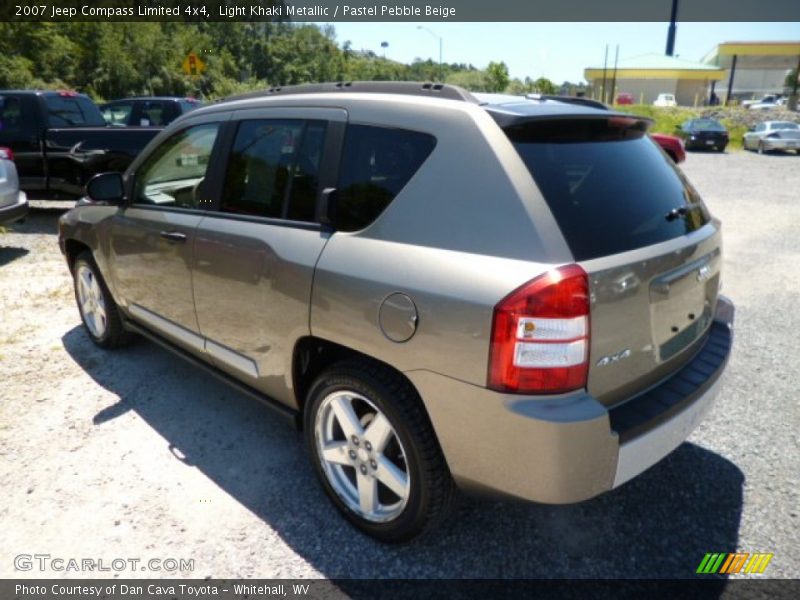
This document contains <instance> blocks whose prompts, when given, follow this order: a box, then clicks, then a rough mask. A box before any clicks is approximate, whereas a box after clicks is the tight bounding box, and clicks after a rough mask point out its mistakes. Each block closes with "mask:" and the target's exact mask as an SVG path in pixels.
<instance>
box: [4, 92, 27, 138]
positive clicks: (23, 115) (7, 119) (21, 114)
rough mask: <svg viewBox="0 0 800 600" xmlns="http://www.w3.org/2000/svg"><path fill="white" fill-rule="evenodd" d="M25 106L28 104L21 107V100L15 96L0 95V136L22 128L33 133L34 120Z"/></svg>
mask: <svg viewBox="0 0 800 600" xmlns="http://www.w3.org/2000/svg"><path fill="white" fill-rule="evenodd" d="M26 105H27V103H26ZM26 108H28V106H25V107H24V108H23V103H22V100H21V99H20V98H18V97H16V96H0V136H1V135H2V134H4V133H8V134H11V133H19V132H21V131H22V130H30V131H31V133H33V129H34V128H35V121H34V119H33V118H32V115H31V114H30V111H29V110H26Z"/></svg>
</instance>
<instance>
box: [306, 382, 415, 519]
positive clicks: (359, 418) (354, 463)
mask: <svg viewBox="0 0 800 600" xmlns="http://www.w3.org/2000/svg"><path fill="white" fill-rule="evenodd" d="M314 438H315V441H316V452H317V459H318V460H319V462H320V465H321V466H322V470H323V472H324V473H325V477H326V479H327V481H328V483H329V484H330V485H331V487H332V488H333V490H334V492H335V493H336V494H337V496H339V498H340V499H341V500H342V501H343V502H344V503H345V505H346V506H347V507H348V508H349V509H350V510H351V511H353V512H354V513H356V514H357V515H359V516H360V517H362V518H364V519H366V520H368V521H372V522H375V523H384V522H387V521H391V520H393V519H395V518H397V517H398V516H399V515H400V514H401V513H402V512H403V510H404V509H405V507H406V505H407V503H408V499H409V496H410V493H411V478H410V472H409V468H408V465H407V460H406V451H405V449H404V448H403V444H402V442H401V441H400V438H399V437H398V435H397V432H396V431H395V429H394V427H393V426H392V424H391V423H390V421H389V419H388V418H387V417H386V415H385V414H383V413H382V412H381V411H380V410H379V409H378V407H377V406H376V405H375V404H373V403H372V402H370V401H369V400H368V399H367V398H365V397H364V396H362V395H360V394H357V393H355V392H352V391H337V392H333V393H331V394H329V395H328V396H326V397H325V398H324V399H323V400H322V402H321V403H320V406H319V410H318V411H317V414H316V419H315V426H314Z"/></svg>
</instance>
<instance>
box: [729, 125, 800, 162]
mask: <svg viewBox="0 0 800 600" xmlns="http://www.w3.org/2000/svg"><path fill="white" fill-rule="evenodd" d="M743 145H744V149H745V150H757V151H758V153H759V154H764V153H765V152H771V151H772V150H784V151H785V150H794V151H795V152H797V153H798V154H800V125H798V124H797V123H792V122H791V121H764V122H763V123H759V124H758V125H756V126H755V127H754V128H753V129H752V130H750V131H748V132H747V133H745V134H744V144H743Z"/></svg>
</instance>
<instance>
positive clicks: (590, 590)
mask: <svg viewBox="0 0 800 600" xmlns="http://www.w3.org/2000/svg"><path fill="white" fill-rule="evenodd" d="M798 597H800V580H797V579H782V580H779V579H756V578H753V579H744V578H742V579H724V578H721V577H717V576H711V577H698V578H695V579H686V580H656V579H649V580H644V579H643V580H639V579H628V580H612V579H594V580H587V579H577V580H565V579H537V580H530V579H513V580H498V579H477V580H475V579H456V580H453V579H447V580H418V579H409V580H391V579H351V580H348V579H340V580H326V579H293V580H290V579H272V580H268V579H263V580H219V579H217V580H200V579H198V580H192V579H174V580H170V579H163V580H157V579H59V580H54V579H39V580H36V579H27V580H23V579H16V580H12V579H7V580H1V581H0V598H2V599H3V600H11V599H13V600H91V599H99V600H212V599H213V600H244V599H247V600H278V599H287V600H298V599H303V600H306V599H307V600H317V599H320V600H322V599H324V600H339V599H344V598H353V599H354V600H362V599H364V600H367V599H372V598H386V599H391V600H397V599H405V598H408V599H411V600H438V599H442V600H444V599H447V600H461V599H464V600H466V599H473V598H476V599H478V598H480V599H481V600H483V599H488V598H491V599H492V600H505V599H508V600H511V599H512V598H513V599H514V600H517V599H519V598H537V599H538V598H541V599H546V600H547V599H551V598H552V599H558V600H569V599H572V598H575V599H578V598H580V599H588V598H591V599H596V598H597V599H604V598H609V599H612V598H613V599H614V600H626V599H628V598H637V599H638V598H646V599H647V600H660V599H662V598H663V599H669V600H676V599H680V600H693V599H695V598H697V599H717V598H718V599H722V600H728V599H730V600H738V599H740V598H741V599H747V600H758V599H764V600H767V599H769V600H782V599H784V598H786V599H789V598H792V599H794V598H798Z"/></svg>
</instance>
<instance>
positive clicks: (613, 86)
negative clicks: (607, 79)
mask: <svg viewBox="0 0 800 600" xmlns="http://www.w3.org/2000/svg"><path fill="white" fill-rule="evenodd" d="M618 61H619V44H617V52H616V54H614V72H613V74H612V75H611V99H610V100H609V101H608V103H609V104H614V101H615V100H616V96H615V94H616V91H615V90H616V89H617V62H618Z"/></svg>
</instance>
